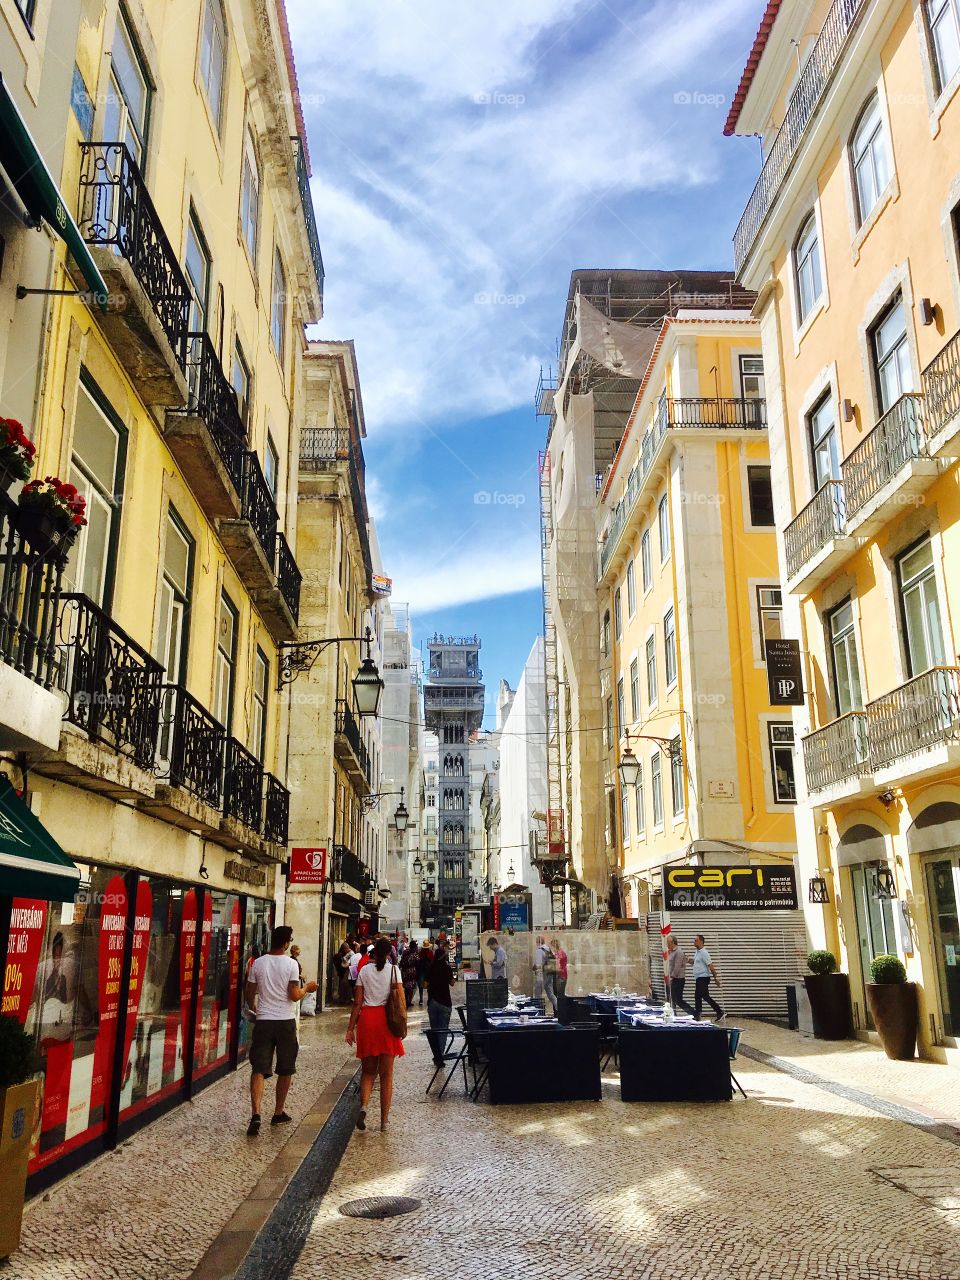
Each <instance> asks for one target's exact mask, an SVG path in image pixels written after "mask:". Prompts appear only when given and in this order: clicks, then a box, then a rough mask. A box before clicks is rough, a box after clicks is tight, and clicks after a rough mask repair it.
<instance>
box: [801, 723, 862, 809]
mask: <svg viewBox="0 0 960 1280" xmlns="http://www.w3.org/2000/svg"><path fill="white" fill-rule="evenodd" d="M869 761H870V735H869V726H868V722H867V716H866V713H865V712H863V711H851V712H849V713H848V714H847V715H845V716H841V717H840V718H839V720H833V721H831V723H830V724H827V725H824V727H823V728H822V729H817V730H816V732H814V733H810V734H808V735H807V736H806V737H805V738H804V739H803V764H804V769H805V771H806V775H807V789H808V790H809V791H824V790H825V789H826V788H827V787H832V786H836V785H838V784H839V783H843V782H847V781H849V780H850V779H853V778H859V777H863V776H864V774H866V773H868V772H869V771H870V763H869Z"/></svg>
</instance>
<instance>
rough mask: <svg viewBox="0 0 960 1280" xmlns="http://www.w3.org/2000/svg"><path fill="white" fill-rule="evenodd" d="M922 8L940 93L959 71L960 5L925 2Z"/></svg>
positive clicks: (946, 0)
mask: <svg viewBox="0 0 960 1280" xmlns="http://www.w3.org/2000/svg"><path fill="white" fill-rule="evenodd" d="M924 7H925V9H926V14H927V26H928V27H929V29H930V43H931V44H932V46H933V60H934V62H935V63H936V66H937V88H938V89H939V90H940V91H941V92H942V90H943V89H945V88H946V86H947V85H948V84H949V83H950V81H951V80H952V79H953V77H954V76H955V75H956V73H957V72H958V71H960V3H958V0H925V5H924Z"/></svg>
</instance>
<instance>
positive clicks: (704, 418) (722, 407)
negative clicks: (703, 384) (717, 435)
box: [667, 396, 767, 431]
mask: <svg viewBox="0 0 960 1280" xmlns="http://www.w3.org/2000/svg"><path fill="white" fill-rule="evenodd" d="M667 417H668V421H669V423H670V426H671V427H744V428H747V429H749V430H756V431H763V430H764V429H765V428H766V425H767V402H766V400H761V399H759V398H750V397H741V398H733V397H726V398H724V397H708V396H681V397H678V398H675V399H672V400H668V401H667Z"/></svg>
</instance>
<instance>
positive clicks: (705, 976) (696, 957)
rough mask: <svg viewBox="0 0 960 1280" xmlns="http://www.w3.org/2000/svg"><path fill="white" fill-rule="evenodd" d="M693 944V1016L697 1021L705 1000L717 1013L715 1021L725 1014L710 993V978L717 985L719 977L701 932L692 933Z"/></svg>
mask: <svg viewBox="0 0 960 1280" xmlns="http://www.w3.org/2000/svg"><path fill="white" fill-rule="evenodd" d="M693 946H694V952H693V1016H694V1017H695V1018H696V1020H697V1021H698V1022H699V1021H700V1013H701V1011H702V1009H703V1002H704V1000H706V1002H707V1004H708V1005H709V1006H710V1008H711V1009H712V1010H713V1012H714V1013H715V1014H716V1015H717V1021H718V1022H719V1021H720V1019H721V1018H725V1017H726V1016H727V1015H726V1014H725V1013H724V1011H723V1010H722V1009H721V1008H720V1006H719V1005H718V1004H717V1002H716V1000H714V999H713V997H712V996H711V995H710V979H711V977H712V978H713V979H714V980H715V981H716V984H717V986H718V987H719V985H720V978H719V975H718V974H717V970H716V967H715V966H714V963H713V961H712V960H711V959H710V952H709V951H708V950H707V948H706V944H705V943H704V938H703V934H702V933H697V934H694V938H693Z"/></svg>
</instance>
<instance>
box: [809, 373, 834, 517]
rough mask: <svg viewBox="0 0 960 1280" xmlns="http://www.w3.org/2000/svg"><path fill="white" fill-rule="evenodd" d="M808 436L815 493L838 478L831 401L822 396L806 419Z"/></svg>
mask: <svg viewBox="0 0 960 1280" xmlns="http://www.w3.org/2000/svg"><path fill="white" fill-rule="evenodd" d="M807 429H808V432H809V435H810V458H811V463H812V470H813V489H814V492H815V493H816V492H817V491H818V490H820V489H822V488H823V486H824V485H825V484H826V483H827V481H828V480H839V478H840V451H839V448H838V445H837V423H836V419H835V418H834V413H833V401H832V400H831V399H830V397H829V396H824V398H823V399H822V400H821V401H820V403H819V404H818V405H817V407H816V408H815V409H814V410H813V412H812V413H811V414H810V416H809V417H808V419H807Z"/></svg>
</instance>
